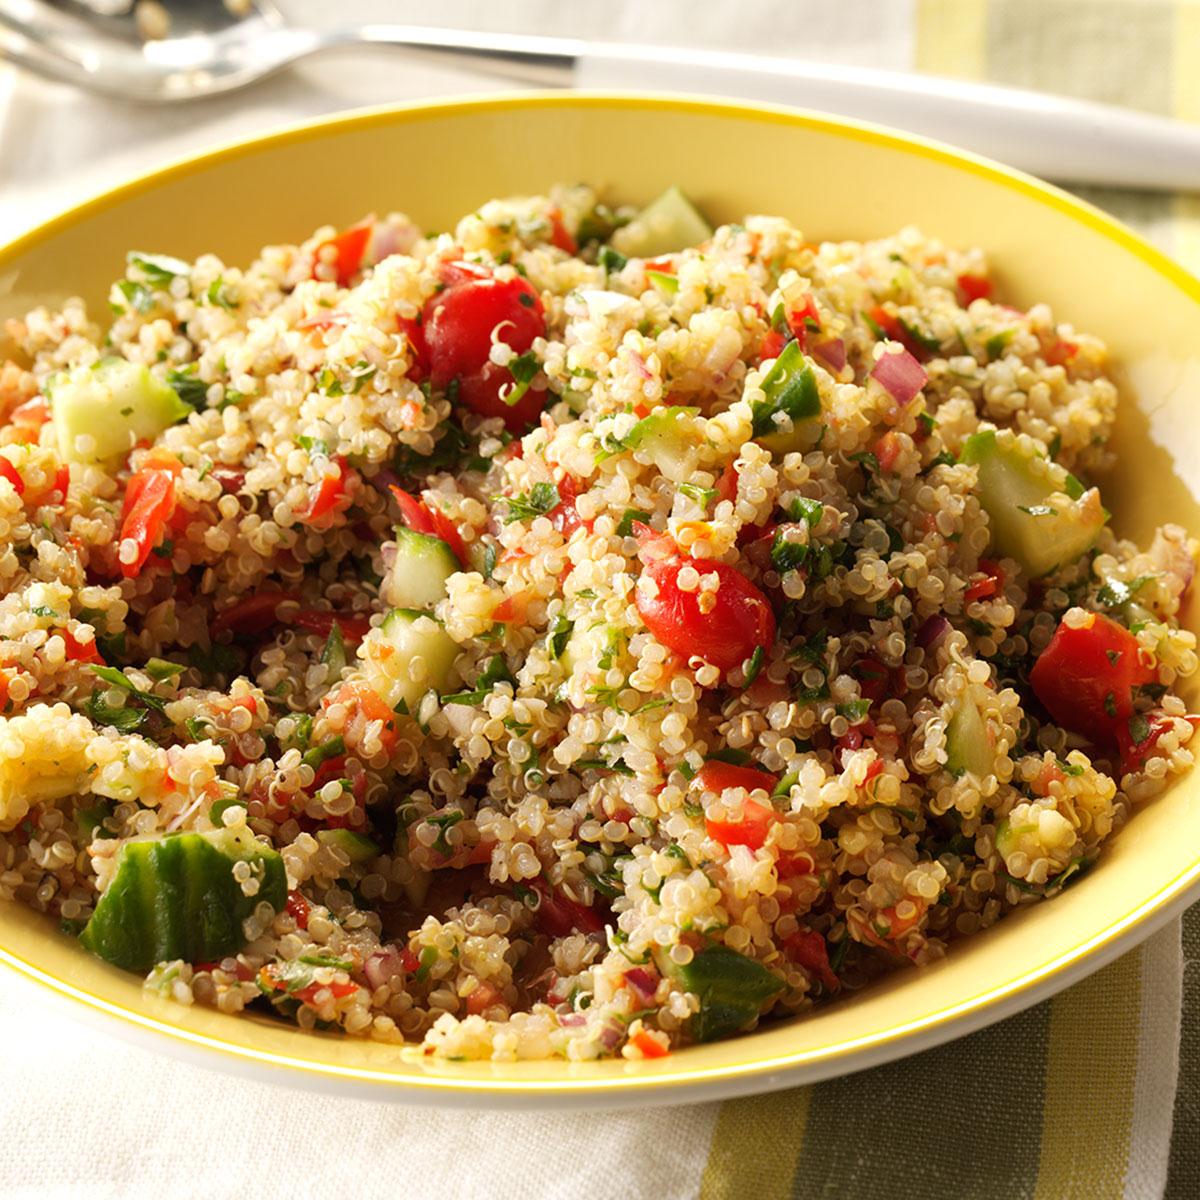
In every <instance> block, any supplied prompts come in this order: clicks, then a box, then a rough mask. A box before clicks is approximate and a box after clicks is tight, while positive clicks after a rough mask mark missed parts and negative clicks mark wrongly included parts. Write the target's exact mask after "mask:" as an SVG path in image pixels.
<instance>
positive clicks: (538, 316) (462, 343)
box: [423, 276, 546, 431]
mask: <svg viewBox="0 0 1200 1200" xmlns="http://www.w3.org/2000/svg"><path fill="white" fill-rule="evenodd" d="M423 327H424V333H425V345H426V347H427V350H428V357H429V376H430V380H431V381H432V383H433V386H434V387H436V388H441V389H445V388H447V387H448V386H449V385H450V384H451V382H452V381H454V380H457V381H458V399H459V401H460V402H461V403H462V404H464V405H465V406H466V407H467V408H469V409H471V411H472V412H476V413H478V414H479V415H480V416H483V417H502V418H503V419H504V424H505V427H506V428H508V429H511V430H514V431H521V430H524V429H526V428H527V427H528V426H529V425H531V424H532V423H533V422H534V421H535V420H536V419H537V416H538V413H540V412H541V411H542V406H543V404H544V403H545V393H544V392H542V391H538V390H536V389H534V388H530V389H529V390H528V391H527V392H526V393H525V394H524V395H523V396H522V397H521V398H520V399H519V400H518V401H517V402H516V403H515V404H511V405H510V404H508V403H506V401H505V400H504V397H503V395H502V393H506V392H507V391H509V390H510V389H511V388H512V387H513V385H514V381H513V377H512V374H511V373H510V372H509V370H508V368H507V367H500V366H497V365H496V364H495V363H493V362H491V361H490V360H489V355H490V354H491V349H492V334H493V331H495V330H497V329H498V330H499V333H498V336H499V338H500V339H501V340H503V341H504V342H505V343H506V344H507V345H509V346H511V347H512V349H513V350H514V351H515V352H516V353H517V354H523V353H524V352H525V351H526V350H528V349H529V347H530V346H532V345H533V341H534V339H535V338H538V337H543V336H544V335H545V333H546V315H545V310H544V308H543V307H542V299H541V297H540V296H539V295H538V293H537V289H536V288H534V287H533V286H532V284H530V283H529V282H528V281H527V280H525V279H522V278H521V277H520V276H517V277H515V278H513V279H506V280H499V279H494V278H491V277H488V278H485V279H476V278H464V279H461V280H459V281H458V282H455V283H452V284H451V285H450V286H449V287H447V288H446V289H445V290H444V291H442V292H439V293H438V294H437V295H436V296H433V297H432V298H431V299H430V300H429V301H428V302H427V303H426V305H425V319H424V325H423Z"/></svg>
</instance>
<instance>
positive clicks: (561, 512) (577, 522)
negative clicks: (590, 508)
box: [546, 475, 591, 538]
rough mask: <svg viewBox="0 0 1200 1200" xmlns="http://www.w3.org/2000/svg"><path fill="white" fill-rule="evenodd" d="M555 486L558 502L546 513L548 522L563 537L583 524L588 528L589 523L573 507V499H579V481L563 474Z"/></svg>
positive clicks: (566, 536)
mask: <svg viewBox="0 0 1200 1200" xmlns="http://www.w3.org/2000/svg"><path fill="white" fill-rule="evenodd" d="M557 487H558V495H559V502H558V504H557V505H556V506H555V507H554V508H552V509H551V510H550V511H549V512H548V513H547V514H546V516H547V517H549V519H550V524H551V525H553V526H554V528H555V529H557V530H558V532H559V533H561V534H562V535H563V537H564V538H569V537H570V536H571V534H573V533H574V532H575V530H577V529H581V528H583V526H584V525H587V526H588V527H589V528H590V527H591V523H590V522H585V521H584V520H583V518H582V517H581V516H580V515H579V512H578V510H577V509H576V508H575V501H576V500H578V499H579V495H580V487H579V481H578V480H577V479H576V478H575V476H574V475H564V476H563V477H562V478H561V479H560V480H559V481H558V484H557Z"/></svg>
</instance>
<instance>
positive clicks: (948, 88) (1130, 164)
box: [575, 46, 1200, 191]
mask: <svg viewBox="0 0 1200 1200" xmlns="http://www.w3.org/2000/svg"><path fill="white" fill-rule="evenodd" d="M597 50H599V48H597ZM575 81H576V84H577V86H580V87H606V88H608V87H617V88H630V89H637V90H640V91H645V90H647V89H650V90H654V91H690V92H693V93H707V94H717V95H726V96H738V97H740V98H742V99H747V100H761V101H768V102H771V103H775V104H789V105H796V106H799V107H803V108H811V109H817V110H818V111H821V112H828V113H836V114H838V115H840V116H845V117H851V118H856V119H858V120H862V121H872V122H879V123H880V124H886V125H892V126H896V127H898V128H901V129H906V130H909V131H911V132H913V133H918V134H923V135H925V136H926V137H931V138H936V139H938V140H940V141H945V142H949V143H951V144H953V145H956V146H962V147H964V148H965V149H967V150H971V151H974V152H975V153H977V154H982V155H986V156H987V157H989V158H994V159H996V160H998V161H999V162H1003V163H1008V164H1009V165H1011V166H1014V167H1017V168H1019V169H1021V170H1024V171H1028V172H1030V173H1031V174H1034V175H1041V176H1044V177H1047V178H1051V179H1056V180H1060V181H1063V182H1067V183H1090V184H1106V185H1115V186H1123V187H1133V188H1144V189H1152V190H1159V189H1163V190H1169V191H1196V190H1200V126H1196V125H1189V124H1186V123H1184V122H1182V121H1175V120H1171V119H1169V118H1166V117H1159V116H1153V115H1151V114H1149V113H1142V112H1134V111H1132V110H1130V109H1124V108H1116V107H1113V106H1110V105H1104V104H1094V103H1089V102H1087V101H1082V100H1073V99H1068V98H1066V97H1060V96H1052V95H1048V94H1046V93H1039V92H1030V91H1023V90H1019V89H1017V88H1006V87H998V86H994V85H990V84H979V83H967V82H962V81H959V80H955V79H944V78H939V77H936V76H926V75H908V74H902V73H899V72H889V71H878V70H871V69H865V68H858V67H841V66H827V65H824V64H818V63H808V62H796V61H789V60H787V59H778V58H769V57H757V56H753V55H740V54H727V53H722V52H710V51H680V50H674V49H670V48H666V47H663V48H659V47H640V46H638V47H630V48H629V49H628V50H626V49H625V48H623V47H620V48H618V47H605V48H604V49H603V50H602V51H600V52H593V51H586V52H584V53H583V54H582V55H580V57H579V60H578V65H577V67H576V73H575Z"/></svg>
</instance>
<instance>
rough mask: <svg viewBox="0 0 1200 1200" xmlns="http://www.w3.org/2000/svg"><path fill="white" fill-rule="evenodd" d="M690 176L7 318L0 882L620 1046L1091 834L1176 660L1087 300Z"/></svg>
mask: <svg viewBox="0 0 1200 1200" xmlns="http://www.w3.org/2000/svg"><path fill="white" fill-rule="evenodd" d="M704 228H705V227H704V225H703V221H702V218H701V217H700V216H699V215H698V214H696V213H695V211H694V210H692V209H691V208H690V206H689V205H688V204H687V202H686V201H685V200H684V199H683V198H682V197H681V196H680V195H679V194H678V193H677V192H670V193H667V194H666V195H665V196H664V197H662V198H660V200H659V201H657V202H656V203H655V204H654V205H652V206H651V207H650V208H649V209H647V210H645V211H644V212H642V213H639V214H634V213H632V212H628V211H625V210H620V209H616V210H614V209H611V208H609V207H607V206H606V205H604V204H603V203H600V202H599V201H598V198H597V197H596V196H595V195H594V194H593V193H592V192H590V191H589V190H588V189H586V188H573V189H564V190H562V191H561V192H559V193H556V194H555V195H553V196H552V197H550V198H519V199H513V200H505V201H492V202H490V203H488V204H486V205H484V206H483V207H482V208H481V209H479V210H478V211H477V212H475V213H473V214H471V215H469V216H467V217H465V218H464V219H463V220H462V221H460V222H459V224H458V226H457V228H456V229H455V230H454V231H453V232H452V233H444V234H440V235H436V236H434V235H427V234H424V233H422V231H420V230H419V229H417V228H416V227H415V226H414V225H413V224H412V223H411V222H410V221H408V220H407V219H406V218H404V217H403V216H399V215H392V216H388V217H386V218H384V219H382V220H374V219H372V220H368V221H366V222H363V223H362V224H361V225H359V226H355V227H353V228H351V229H349V230H345V231H342V232H341V233H338V232H336V231H335V230H333V229H331V228H327V229H322V230H319V231H318V232H317V233H316V234H315V235H314V236H313V237H312V238H310V239H309V240H308V241H307V242H305V243H304V244H302V245H300V246H272V247H267V248H266V249H265V250H263V252H262V254H261V256H260V257H259V258H258V259H257V260H256V261H255V262H253V263H252V264H250V265H249V266H248V267H246V268H244V269H242V268H238V267H234V266H229V265H226V264H225V263H223V262H221V261H220V260H218V259H217V258H216V257H214V256H212V255H204V256H201V257H200V258H199V259H197V260H196V261H195V262H194V263H185V262H181V261H180V260H178V259H175V258H172V257H169V256H167V255H163V254H149V253H145V254H144V253H132V254H130V255H129V261H128V266H127V269H126V271H125V274H124V276H123V277H122V278H121V279H119V280H118V281H117V282H116V283H115V284H114V285H113V288H112V291H111V294H110V297H109V300H110V307H111V310H112V312H111V319H110V320H107V321H106V323H105V324H104V325H103V326H102V325H101V324H99V323H97V322H96V321H95V319H94V317H93V316H92V315H91V314H89V313H88V312H86V311H85V308H84V306H83V304H82V303H81V302H79V301H71V302H69V303H68V304H66V305H65V306H64V307H63V308H62V310H60V311H58V312H50V311H47V310H45V309H39V310H35V311H34V312H31V313H29V314H28V316H27V317H26V318H25V319H24V320H23V321H11V322H9V323H8V325H7V327H6V328H5V329H4V331H3V339H2V340H0V422H2V424H0V582H2V583H3V598H2V599H0V702H2V708H3V715H2V716H0V895H3V896H4V897H5V898H6V899H9V900H15V901H18V902H21V903H24V904H27V905H30V906H32V907H33V908H35V909H38V910H40V911H43V912H45V913H48V914H51V915H53V916H54V917H56V918H58V919H59V920H60V921H61V924H62V927H63V929H64V931H65V932H67V933H70V934H74V935H77V936H80V938H81V940H82V941H83V943H84V945H85V946H86V947H87V948H88V949H89V950H91V951H92V952H94V953H97V954H99V955H101V956H102V957H105V958H107V959H109V960H110V961H113V962H115V963H117V964H118V965H122V966H126V967H128V968H130V969H133V970H138V971H141V972H143V973H146V977H147V986H148V987H151V988H153V989H155V990H156V991H158V992H161V993H162V994H163V995H165V996H169V997H171V998H173V999H175V1000H177V1001H179V1002H180V1003H181V1004H205V1005H210V1006H214V1007H216V1008H218V1009H220V1010H222V1011H224V1012H229V1013H237V1012H240V1011H242V1010H243V1009H245V1008H246V1007H248V1006H251V1007H254V1008H257V1009H267V1010H269V1011H272V1012H274V1013H276V1014H277V1015H278V1016H279V1017H281V1018H284V1019H288V1020H291V1021H295V1022H296V1023H297V1024H298V1025H299V1026H300V1027H302V1028H305V1029H330V1028H333V1027H339V1028H340V1029H342V1030H343V1031H344V1032H345V1033H346V1034H350V1035H354V1036H361V1037H371V1038H376V1039H379V1040H382V1041H387V1042H394V1043H402V1042H406V1043H411V1044H414V1045H419V1046H420V1047H422V1048H423V1050H424V1051H425V1052H427V1053H429V1054H433V1055H440V1056H445V1057H449V1058H494V1059H498V1060H511V1059H517V1058H543V1057H549V1056H559V1057H564V1058H568V1059H590V1058H596V1057H601V1056H622V1057H624V1058H627V1059H637V1058H653V1057H658V1056H661V1055H663V1054H666V1053H669V1052H670V1051H671V1050H672V1049H675V1048H677V1047H680V1046H683V1045H687V1044H689V1043H691V1042H694V1041H703V1040H710V1039H713V1038H719V1037H724V1036H728V1035H731V1034H733V1033H736V1032H738V1031H741V1030H745V1029H750V1028H753V1026H754V1025H755V1024H756V1022H758V1021H760V1020H762V1019H766V1018H768V1017H770V1018H777V1017H781V1016H787V1015H792V1014H798V1013H803V1012H805V1011H807V1010H809V1009H810V1008H812V1007H813V1006H814V1005H815V1004H818V1003H821V1002H823V1001H827V1000H829V999H831V998H833V997H835V996H837V995H838V994H841V993H844V992H846V991H849V990H853V989H857V988H859V987H862V986H864V985H866V984H867V983H869V982H870V980H871V979H872V978H874V977H875V976H877V975H879V974H880V973H882V972H884V971H886V970H890V969H892V968H895V967H896V966H898V965H901V964H904V963H915V964H922V963H926V962H929V961H931V960H933V959H936V958H938V957H940V956H941V955H942V954H944V953H945V952H946V950H947V948H948V946H949V945H950V943H951V942H952V941H953V940H954V939H955V938H956V937H959V936H963V935H967V934H972V933H976V932H978V931H980V930H982V929H985V928H986V927H988V926H989V925H991V924H993V923H994V922H995V921H997V920H998V919H1000V918H1001V917H1002V916H1004V914H1005V913H1007V912H1008V911H1010V910H1011V909H1013V908H1016V907H1018V906H1021V905H1026V904H1031V903H1034V902H1037V901H1039V900H1042V899H1045V898H1049V897H1052V896H1054V895H1055V894H1056V893H1057V892H1058V891H1060V890H1061V889H1062V888H1063V887H1064V886H1066V885H1068V884H1069V883H1070V882H1071V881H1072V880H1073V879H1076V878H1078V876H1079V875H1080V874H1081V873H1082V872H1083V871H1085V870H1087V869H1088V868H1089V867H1091V865H1092V864H1093V863H1094V862H1095V861H1096V859H1097V857H1098V856H1099V854H1100V851H1101V847H1102V844H1103V842H1104V841H1105V840H1106V839H1107V838H1108V837H1110V836H1111V835H1112V834H1113V833H1114V832H1116V831H1117V830H1118V829H1119V828H1120V827H1121V825H1122V824H1123V823H1124V822H1125V821H1126V820H1127V819H1128V817H1129V816H1130V815H1131V813H1132V811H1133V809H1134V807H1135V806H1136V805H1138V804H1141V803H1144V802H1146V801H1148V800H1150V799H1152V798H1153V797H1154V796H1155V795H1157V794H1158V793H1159V792H1161V791H1162V790H1163V789H1164V788H1165V787H1166V786H1168V784H1169V783H1170V781H1171V780H1172V778H1173V777H1175V776H1176V775H1178V774H1179V773H1180V772H1182V771H1184V770H1186V769H1187V768H1189V767H1190V766H1191V764H1192V753H1191V751H1190V750H1189V749H1188V748H1187V746H1188V742H1189V739H1190V737H1191V734H1192V731H1193V726H1194V723H1195V718H1193V717H1190V716H1189V715H1188V714H1187V712H1186V711H1185V708H1184V705H1183V703H1182V701H1181V700H1180V699H1179V698H1178V697H1177V696H1176V695H1175V694H1174V693H1173V691H1172V689H1173V688H1174V686H1175V684H1176V682H1177V681H1178V680H1180V679H1183V678H1185V677H1186V676H1188V675H1190V674H1191V673H1193V672H1194V671H1195V670H1196V667H1197V657H1196V648H1195V639H1194V637H1193V636H1192V635H1191V634H1190V633H1189V632H1187V631H1185V630H1182V629H1180V628H1179V627H1178V624H1177V621H1176V614H1177V612H1178V610H1179V607H1180V603H1181V600H1182V598H1183V596H1184V593H1185V592H1186V591H1187V589H1188V587H1189V585H1190V583H1191V580H1192V575H1193V570H1194V565H1193V564H1194V560H1195V557H1196V553H1197V544H1196V543H1195V542H1194V541H1193V540H1192V539H1191V538H1190V537H1189V536H1188V534H1187V533H1186V532H1185V531H1183V530H1181V529H1179V528H1177V527H1175V526H1171V525H1167V526H1164V527H1163V528H1162V529H1160V530H1159V531H1158V533H1157V534H1156V535H1155V537H1154V538H1153V540H1152V541H1151V543H1150V545H1149V546H1147V547H1139V546H1137V545H1134V544H1133V543H1131V542H1128V541H1123V540H1121V539H1119V538H1118V537H1117V536H1116V535H1115V534H1114V533H1113V532H1112V530H1111V528H1110V527H1109V525H1108V522H1107V518H1108V514H1107V513H1106V511H1105V510H1104V508H1103V505H1102V504H1101V499H1100V494H1099V492H1098V490H1097V489H1096V488H1095V487H1094V486H1093V480H1094V479H1095V478H1096V477H1097V476H1098V475H1099V474H1100V473H1101V472H1102V471H1103V469H1104V468H1106V467H1108V466H1110V465H1111V463H1112V460H1113V452H1112V449H1111V448H1110V445H1109V440H1108V439H1109V435H1110V432H1111V429H1112V424H1113V420H1114V417H1115V412H1116V404H1117V392H1116V389H1115V387H1114V385H1113V383H1112V381H1111V380H1110V378H1109V376H1108V374H1107V364H1106V355H1105V349H1104V346H1103V345H1102V344H1101V343H1100V342H1099V341H1098V340H1097V339H1095V338H1093V337H1090V336H1088V335H1086V334H1083V333H1079V332H1077V331H1075V330H1074V329H1072V328H1071V327H1070V326H1068V325H1064V324H1061V323H1059V322H1058V321H1056V319H1055V317H1054V315H1053V314H1052V313H1051V312H1050V311H1049V309H1048V308H1046V306H1044V305H1035V306H1034V307H1033V308H1031V309H1029V310H1028V311H1027V312H1021V311H1018V310H1016V309H1013V308H1011V307H1008V306H1006V305H1004V304H1002V303H999V302H997V301H996V300H994V299H993V297H992V288H991V284H990V282H989V279H988V273H987V266H986V263H985V261H984V258H983V255H982V253H981V252H980V251H978V250H965V251H960V250H954V249H951V248H948V247H945V246H942V245H940V244H939V243H937V242H935V241H932V240H930V239H929V238H926V237H924V236H922V235H921V234H920V233H918V232H917V231H916V230H913V229H907V230H903V231H901V232H900V233H899V234H897V235H896V236H894V237H890V238H885V239H881V240H879V241H874V242H867V243H857V242H842V243H831V242H825V243H820V244H817V243H812V242H807V241H805V240H804V238H803V236H802V235H801V233H800V232H799V231H797V230H796V229H795V228H794V227H792V226H791V225H789V224H788V223H787V222H785V221H783V220H781V219H778V218H774V217H763V216H751V217H747V218H746V220H745V222H744V223H743V224H739V225H728V226H724V227H722V228H720V229H717V230H716V231H715V232H712V233H711V234H710V235H709V236H704V233H703V231H704ZM684 229H686V230H689V231H690V233H689V234H688V235H687V236H685V235H684V234H682V233H681V232H680V231H681V230H684ZM672 239H674V240H672ZM684 241H686V243H687V245H686V246H684V244H683V242H684ZM696 243H698V244H696ZM184 883H186V885H187V886H186V887H184V886H182V884H184ZM135 885H136V886H135ZM139 897H141V899H139ZM146 897H154V898H155V902H154V903H149V902H147V901H146V899H145V898H146ZM155 905H157V907H155Z"/></svg>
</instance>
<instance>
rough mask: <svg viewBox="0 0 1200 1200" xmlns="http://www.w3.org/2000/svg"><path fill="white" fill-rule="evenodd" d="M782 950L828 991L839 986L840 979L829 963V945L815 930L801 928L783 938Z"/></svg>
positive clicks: (833, 990)
mask: <svg viewBox="0 0 1200 1200" xmlns="http://www.w3.org/2000/svg"><path fill="white" fill-rule="evenodd" d="M783 950H784V953H785V954H786V955H787V956H788V958H790V959H791V960H792V962H794V963H795V964H796V965H797V966H799V967H803V968H804V969H805V970H806V971H808V972H809V974H811V975H815V976H816V977H817V979H818V980H820V982H821V985H822V986H823V987H824V988H826V989H827V990H828V991H831V992H836V991H838V990H839V989H840V988H841V986H842V981H841V980H840V979H839V978H838V977H837V975H836V974H834V970H833V968H832V967H831V966H830V965H829V947H828V946H827V945H826V944H825V939H824V938H823V937H822V936H821V935H820V934H819V933H817V932H816V931H815V930H812V929H801V930H798V931H797V932H796V933H793V934H791V935H790V936H789V937H786V938H784V940H783Z"/></svg>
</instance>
